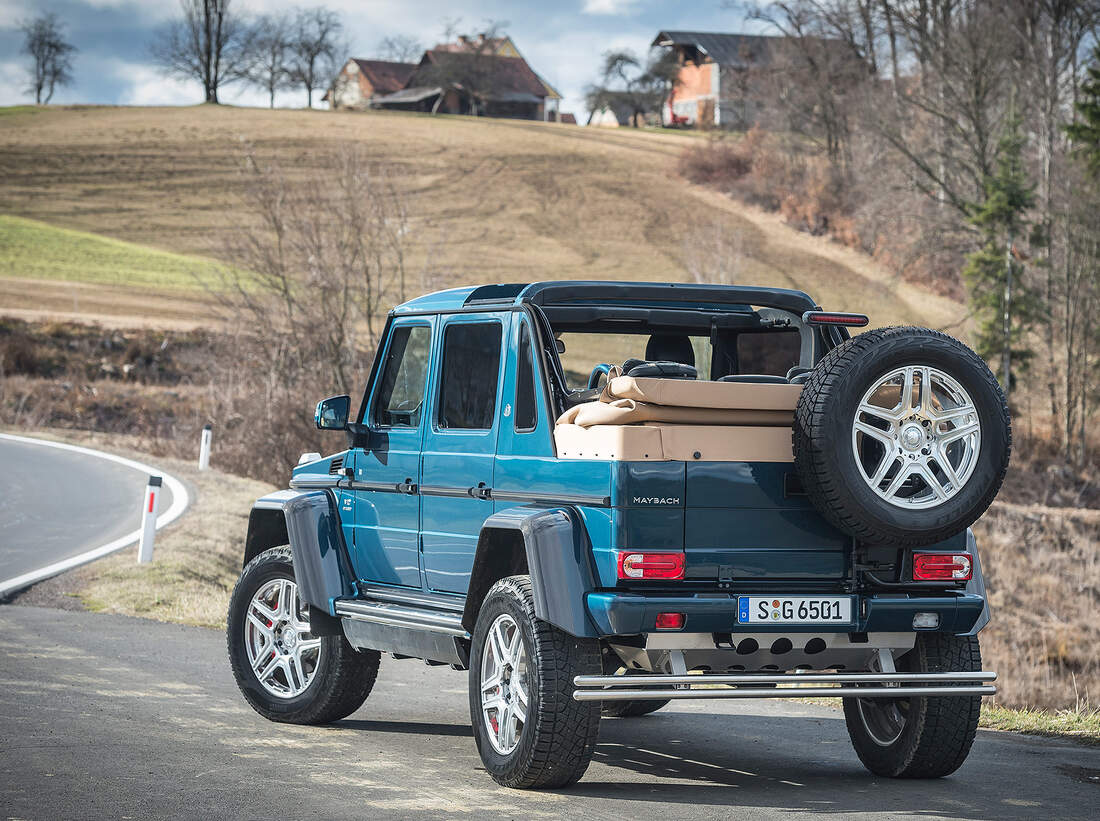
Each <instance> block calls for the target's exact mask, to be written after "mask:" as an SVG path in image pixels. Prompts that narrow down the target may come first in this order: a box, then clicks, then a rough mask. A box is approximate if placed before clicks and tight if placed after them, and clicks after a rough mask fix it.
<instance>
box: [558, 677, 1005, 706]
mask: <svg viewBox="0 0 1100 821" xmlns="http://www.w3.org/2000/svg"><path fill="white" fill-rule="evenodd" d="M996 680H997V674H996V673H993V672H976V673H780V674H778V675H752V674H747V675H728V676H727V675H712V674H709V673H704V674H700V675H663V674H660V673H657V674H652V675H631V676H626V675H617V676H577V677H576V678H574V679H573V685H574V686H575V687H577V688H578V689H577V690H575V691H574V692H573V698H574V700H576V701H633V700H635V699H682V698H704V699H705V698H845V697H853V696H854V697H859V698H902V697H910V696H991V695H994V694H996V692H997V688H996V687H994V686H992V685H991V684H982V683H981V682H991V681H996ZM760 685H770V686H760ZM783 685H787V686H783ZM821 685H838V686H824V687H823V686H821ZM845 685H847V686H845ZM852 685H860V686H852Z"/></svg>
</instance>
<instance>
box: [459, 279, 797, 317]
mask: <svg viewBox="0 0 1100 821" xmlns="http://www.w3.org/2000/svg"><path fill="white" fill-rule="evenodd" d="M491 287H496V288H501V289H504V288H509V290H510V289H511V287H516V286H491ZM520 287H521V290H519V291H517V292H515V295H516V297H517V301H519V302H529V303H531V304H533V305H539V306H549V305H568V304H573V305H576V304H589V305H591V304H599V303H613V304H616V305H641V306H645V305H670V304H672V305H676V306H677V307H682V308H692V307H697V308H700V309H703V310H738V309H741V310H744V308H745V306H755V307H763V308H779V309H781V310H786V311H791V312H793V313H799V314H801V313H803V312H805V311H812V310H814V309H815V308H817V307H818V305H817V303H816V302H815V301H814V300H813V298H812V297H810V296H809V294H806V293H803V292H802V291H795V290H791V289H787V288H761V287H751V286H743V285H703V284H698V283H686V282H614V281H611V282H600V281H579V282H578V281H568V280H564V281H557V282H536V283H533V284H531V285H527V286H526V287H522V286H520ZM478 290H481V289H478ZM476 294H477V291H475V292H474V293H472V294H471V295H470V300H468V302H469V301H471V300H472V299H473V298H474V297H475V295H476Z"/></svg>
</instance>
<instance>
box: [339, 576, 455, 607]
mask: <svg viewBox="0 0 1100 821" xmlns="http://www.w3.org/2000/svg"><path fill="white" fill-rule="evenodd" d="M359 594H360V595H361V596H363V598H365V599H370V600H371V601H388V602H395V603H396V604H407V605H410V606H412V607H422V608H425V609H429V610H453V611H455V612H456V613H461V612H462V607H463V604H464V603H465V598H464V597H462V596H453V597H448V598H443V597H441V596H429V595H426V594H425V593H423V592H421V591H420V590H401V589H399V588H396V587H380V586H374V585H369V584H363V583H362V582H360V583H359Z"/></svg>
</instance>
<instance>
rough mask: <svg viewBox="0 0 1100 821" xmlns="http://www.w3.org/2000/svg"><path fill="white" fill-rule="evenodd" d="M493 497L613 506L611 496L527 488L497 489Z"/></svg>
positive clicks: (548, 502) (510, 500)
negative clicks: (547, 491) (528, 489)
mask: <svg viewBox="0 0 1100 821" xmlns="http://www.w3.org/2000/svg"><path fill="white" fill-rule="evenodd" d="M492 496H493V499H494V500H496V501H498V502H542V503H544V504H548V505H583V506H585V507H611V497H610V496H587V495H583V494H576V493H539V492H538V491H527V490H497V489H496V488H493V493H492Z"/></svg>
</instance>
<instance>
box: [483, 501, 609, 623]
mask: <svg viewBox="0 0 1100 821" xmlns="http://www.w3.org/2000/svg"><path fill="white" fill-rule="evenodd" d="M516 575H528V576H530V578H531V588H532V592H533V594H534V598H535V615H536V616H537V617H538V618H539V619H541V620H543V621H545V622H548V623H550V624H553V625H554V626H555V627H559V628H561V629H562V630H565V631H566V632H567V633H569V634H571V635H574V636H587V637H596V636H598V635H599V633H598V632H597V631H596V628H595V625H593V624H592V621H591V619H589V617H588V611H587V609H586V608H585V606H584V596H585V593H587V592H589V591H590V590H592V589H593V588H594V587H595V572H594V570H593V567H592V554H591V550H590V549H589V541H588V533H587V531H586V530H585V527H584V523H583V521H582V520H581V517H580V516H579V514H578V513H577V512H576V511H575V510H574V509H573V508H571V507H554V508H539V507H533V506H525V507H516V508H508V509H507V510H502V511H498V512H497V513H494V514H493V515H492V516H490V517H489V518H488V519H486V520H485V523H484V524H483V525H482V528H481V534H480V536H479V538H478V543H477V552H476V554H475V555H474V564H473V568H472V570H471V573H470V585H469V588H468V590H467V593H466V603H465V606H464V608H463V612H462V626H463V627H465V628H466V629H467V630H468V631H469V632H470V633H471V634H472V633H473V630H474V625H475V623H476V622H477V616H478V612H479V611H480V610H481V604H482V602H483V601H484V600H485V596H486V594H488V592H489V589H490V588H491V587H492V586H493V585H494V584H495V583H496V582H498V581H500V580H501V579H503V578H506V577H507V576H516Z"/></svg>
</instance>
